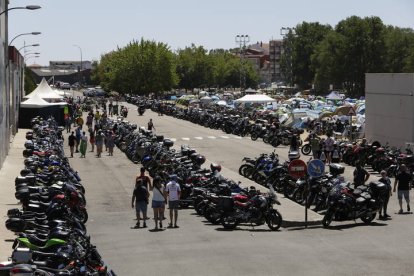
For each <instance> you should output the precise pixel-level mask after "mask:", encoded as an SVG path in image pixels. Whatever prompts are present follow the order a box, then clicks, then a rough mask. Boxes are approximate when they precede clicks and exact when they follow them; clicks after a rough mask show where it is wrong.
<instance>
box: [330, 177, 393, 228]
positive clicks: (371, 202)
mask: <svg viewBox="0 0 414 276" xmlns="http://www.w3.org/2000/svg"><path fill="white" fill-rule="evenodd" d="M387 193H389V191H388V188H387V187H386V186H385V184H384V183H381V182H371V183H369V185H367V186H365V185H363V186H358V187H357V188H356V189H351V188H350V187H349V186H348V185H345V184H344V183H342V184H338V185H336V186H335V187H333V188H332V190H331V192H330V193H329V196H328V210H327V211H326V214H325V216H324V217H323V220H322V224H323V226H324V227H325V228H327V227H329V225H330V224H331V222H332V221H347V220H356V219H358V218H360V219H361V220H362V221H363V222H365V223H371V222H372V221H373V220H374V218H375V216H376V214H377V212H379V211H380V209H381V207H382V204H383V202H384V201H383V200H384V198H385V197H386V195H387Z"/></svg>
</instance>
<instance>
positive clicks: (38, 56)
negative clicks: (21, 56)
mask: <svg viewBox="0 0 414 276" xmlns="http://www.w3.org/2000/svg"><path fill="white" fill-rule="evenodd" d="M38 57H40V56H39V55H37V56H30V57H28V58H26V59H25V60H24V63H26V62H27V61H28V60H29V59H31V58H38Z"/></svg>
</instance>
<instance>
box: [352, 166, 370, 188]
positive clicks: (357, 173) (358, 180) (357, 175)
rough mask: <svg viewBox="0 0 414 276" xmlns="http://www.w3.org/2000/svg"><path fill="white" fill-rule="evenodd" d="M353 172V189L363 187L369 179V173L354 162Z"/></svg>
mask: <svg viewBox="0 0 414 276" xmlns="http://www.w3.org/2000/svg"><path fill="white" fill-rule="evenodd" d="M355 166H356V168H355V170H354V187H358V186H361V185H365V182H366V181H367V180H368V178H369V177H370V174H369V172H367V170H366V169H364V168H363V167H362V166H361V163H359V162H356V164H355Z"/></svg>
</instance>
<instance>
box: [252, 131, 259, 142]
mask: <svg viewBox="0 0 414 276" xmlns="http://www.w3.org/2000/svg"><path fill="white" fill-rule="evenodd" d="M250 138H251V139H252V140H253V141H256V140H257V138H259V136H258V135H257V134H256V133H254V132H253V133H252V135H251V136H250Z"/></svg>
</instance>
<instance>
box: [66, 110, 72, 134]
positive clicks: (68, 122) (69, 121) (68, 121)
mask: <svg viewBox="0 0 414 276" xmlns="http://www.w3.org/2000/svg"><path fill="white" fill-rule="evenodd" d="M70 123H71V118H70V116H69V114H68V115H66V117H65V128H66V133H69V132H70Z"/></svg>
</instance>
